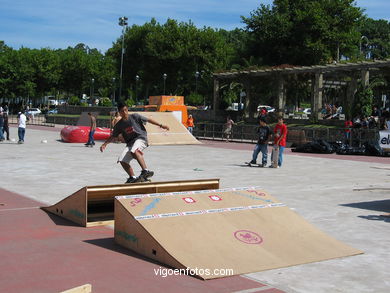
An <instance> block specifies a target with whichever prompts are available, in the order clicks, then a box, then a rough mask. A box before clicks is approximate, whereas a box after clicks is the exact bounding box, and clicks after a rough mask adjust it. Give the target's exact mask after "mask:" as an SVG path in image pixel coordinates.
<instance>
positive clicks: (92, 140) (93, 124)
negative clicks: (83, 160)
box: [85, 112, 96, 147]
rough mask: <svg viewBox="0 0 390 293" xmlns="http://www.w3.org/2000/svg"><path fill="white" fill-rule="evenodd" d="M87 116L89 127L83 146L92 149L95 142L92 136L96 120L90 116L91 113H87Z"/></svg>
mask: <svg viewBox="0 0 390 293" xmlns="http://www.w3.org/2000/svg"><path fill="white" fill-rule="evenodd" d="M88 116H89V119H90V123H91V127H90V128H89V137H88V142H87V143H86V144H85V146H91V147H93V146H94V145H95V140H94V139H93V135H94V134H95V131H96V118H95V116H93V115H92V113H91V112H88Z"/></svg>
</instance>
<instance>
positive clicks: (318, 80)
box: [311, 72, 324, 121]
mask: <svg viewBox="0 0 390 293" xmlns="http://www.w3.org/2000/svg"><path fill="white" fill-rule="evenodd" d="M323 89H324V75H323V73H322V72H317V73H316V74H315V77H314V83H313V93H312V97H313V98H312V103H311V111H312V115H313V117H314V119H315V121H318V118H319V116H320V111H321V108H322V92H323Z"/></svg>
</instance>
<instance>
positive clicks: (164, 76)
mask: <svg viewBox="0 0 390 293" xmlns="http://www.w3.org/2000/svg"><path fill="white" fill-rule="evenodd" d="M167 77H168V75H167V74H166V73H164V74H163V80H164V92H163V94H164V95H165V81H166V80H167Z"/></svg>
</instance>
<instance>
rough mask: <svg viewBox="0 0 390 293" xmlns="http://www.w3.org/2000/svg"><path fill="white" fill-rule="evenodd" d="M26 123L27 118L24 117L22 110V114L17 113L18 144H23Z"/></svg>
mask: <svg viewBox="0 0 390 293" xmlns="http://www.w3.org/2000/svg"><path fill="white" fill-rule="evenodd" d="M26 123H27V117H26V115H24V110H22V112H19V115H18V136H19V141H18V144H23V143H24V136H25V134H26Z"/></svg>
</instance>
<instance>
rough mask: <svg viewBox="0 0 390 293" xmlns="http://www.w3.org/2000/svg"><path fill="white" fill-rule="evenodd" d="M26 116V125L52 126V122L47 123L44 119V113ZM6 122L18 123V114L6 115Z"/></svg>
mask: <svg viewBox="0 0 390 293" xmlns="http://www.w3.org/2000/svg"><path fill="white" fill-rule="evenodd" d="M27 118H28V119H27V125H42V126H51V127H53V126H54V124H53V123H48V122H47V121H46V117H45V115H35V116H28V117H27ZM8 123H9V124H18V115H8Z"/></svg>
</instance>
